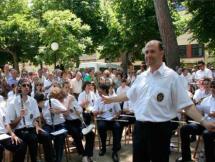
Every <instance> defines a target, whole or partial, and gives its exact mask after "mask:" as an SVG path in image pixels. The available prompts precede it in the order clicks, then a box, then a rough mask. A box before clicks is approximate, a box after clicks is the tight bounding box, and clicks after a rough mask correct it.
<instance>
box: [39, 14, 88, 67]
mask: <svg viewBox="0 0 215 162" xmlns="http://www.w3.org/2000/svg"><path fill="white" fill-rule="evenodd" d="M42 22H43V27H42V28H41V29H40V38H41V42H42V46H45V47H46V48H45V53H44V54H43V56H42V58H43V59H44V61H45V62H46V63H49V64H51V63H53V61H54V59H55V58H54V57H53V53H57V60H58V61H59V62H60V63H64V64H67V65H69V64H70V63H71V61H72V60H77V58H78V57H79V56H80V55H82V54H84V53H85V51H86V49H87V47H89V46H91V45H92V41H91V38H90V37H88V36H87V33H88V32H89V31H90V27H89V26H88V25H86V24H83V23H82V21H81V19H79V18H77V17H76V15H75V14H73V13H72V12H70V11H69V10H64V11H59V10H58V11H57V10H53V11H47V12H45V13H44V14H43V16H42ZM52 42H57V43H58V44H59V49H58V50H57V51H56V52H53V51H52V50H51V48H50V45H51V43H52Z"/></svg>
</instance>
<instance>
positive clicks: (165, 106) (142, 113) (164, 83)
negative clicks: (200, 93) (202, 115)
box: [127, 63, 193, 122]
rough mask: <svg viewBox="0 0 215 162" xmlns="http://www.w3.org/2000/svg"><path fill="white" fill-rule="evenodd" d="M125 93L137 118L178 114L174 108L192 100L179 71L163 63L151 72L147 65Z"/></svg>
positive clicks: (158, 119)
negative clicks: (182, 82)
mask: <svg viewBox="0 0 215 162" xmlns="http://www.w3.org/2000/svg"><path fill="white" fill-rule="evenodd" d="M127 97H128V99H129V100H130V102H131V106H132V107H133V110H134V113H135V117H136V120H138V121H151V122H164V121H169V120H171V119H173V118H175V117H176V116H177V110H180V109H182V108H185V107H187V106H189V105H192V104H193V102H192V101H191V99H190V98H189V97H188V95H187V92H186V90H185V88H184V87H183V85H182V84H181V82H180V77H179V75H178V74H177V73H176V72H175V71H173V70H172V69H170V68H168V67H167V66H166V65H165V64H164V63H163V64H162V65H161V66H160V68H159V69H158V70H156V71H155V72H154V73H151V72H150V69H148V70H147V71H145V72H143V73H142V74H140V75H139V76H138V77H137V79H136V80H135V82H134V83H133V85H132V86H131V88H130V89H129V90H128V91H127Z"/></svg>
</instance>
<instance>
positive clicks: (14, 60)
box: [0, 48, 19, 72]
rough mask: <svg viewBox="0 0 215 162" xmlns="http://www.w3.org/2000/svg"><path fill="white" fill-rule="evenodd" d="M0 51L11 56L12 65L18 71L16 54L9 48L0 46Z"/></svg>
mask: <svg viewBox="0 0 215 162" xmlns="http://www.w3.org/2000/svg"><path fill="white" fill-rule="evenodd" d="M0 51H1V52H5V53H8V54H10V55H11V56H12V57H13V67H14V68H15V69H16V70H17V72H19V62H18V58H17V54H16V53H15V52H13V51H11V50H9V49H2V48H0Z"/></svg>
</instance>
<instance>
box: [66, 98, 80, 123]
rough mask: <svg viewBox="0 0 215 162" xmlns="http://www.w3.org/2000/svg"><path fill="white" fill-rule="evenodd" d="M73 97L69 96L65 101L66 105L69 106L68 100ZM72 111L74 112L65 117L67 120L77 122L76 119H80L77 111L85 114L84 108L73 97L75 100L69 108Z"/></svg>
mask: <svg viewBox="0 0 215 162" xmlns="http://www.w3.org/2000/svg"><path fill="white" fill-rule="evenodd" d="M69 96H71V95H68V96H67V97H66V98H65V99H64V105H68V98H69ZM68 108H69V109H70V110H72V112H70V113H69V115H66V116H65V119H67V120H75V119H79V118H80V117H79V116H78V115H77V113H76V111H77V112H79V113H82V112H83V109H82V107H81V106H80V105H79V104H78V101H77V100H76V99H75V97H73V100H72V102H71V104H70V105H69V107H68Z"/></svg>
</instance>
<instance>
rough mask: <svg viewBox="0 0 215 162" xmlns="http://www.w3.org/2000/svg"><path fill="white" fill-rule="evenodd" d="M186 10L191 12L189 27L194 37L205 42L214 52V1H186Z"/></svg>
mask: <svg viewBox="0 0 215 162" xmlns="http://www.w3.org/2000/svg"><path fill="white" fill-rule="evenodd" d="M186 6H187V8H188V12H189V13H191V14H192V19H191V20H190V22H189V24H188V25H189V29H190V30H191V31H192V32H193V34H194V39H197V40H199V42H200V43H206V44H207V45H208V48H209V50H211V51H213V53H214V52H215V28H214V24H215V1H194V0H192V1H188V0H187V1H186Z"/></svg>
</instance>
